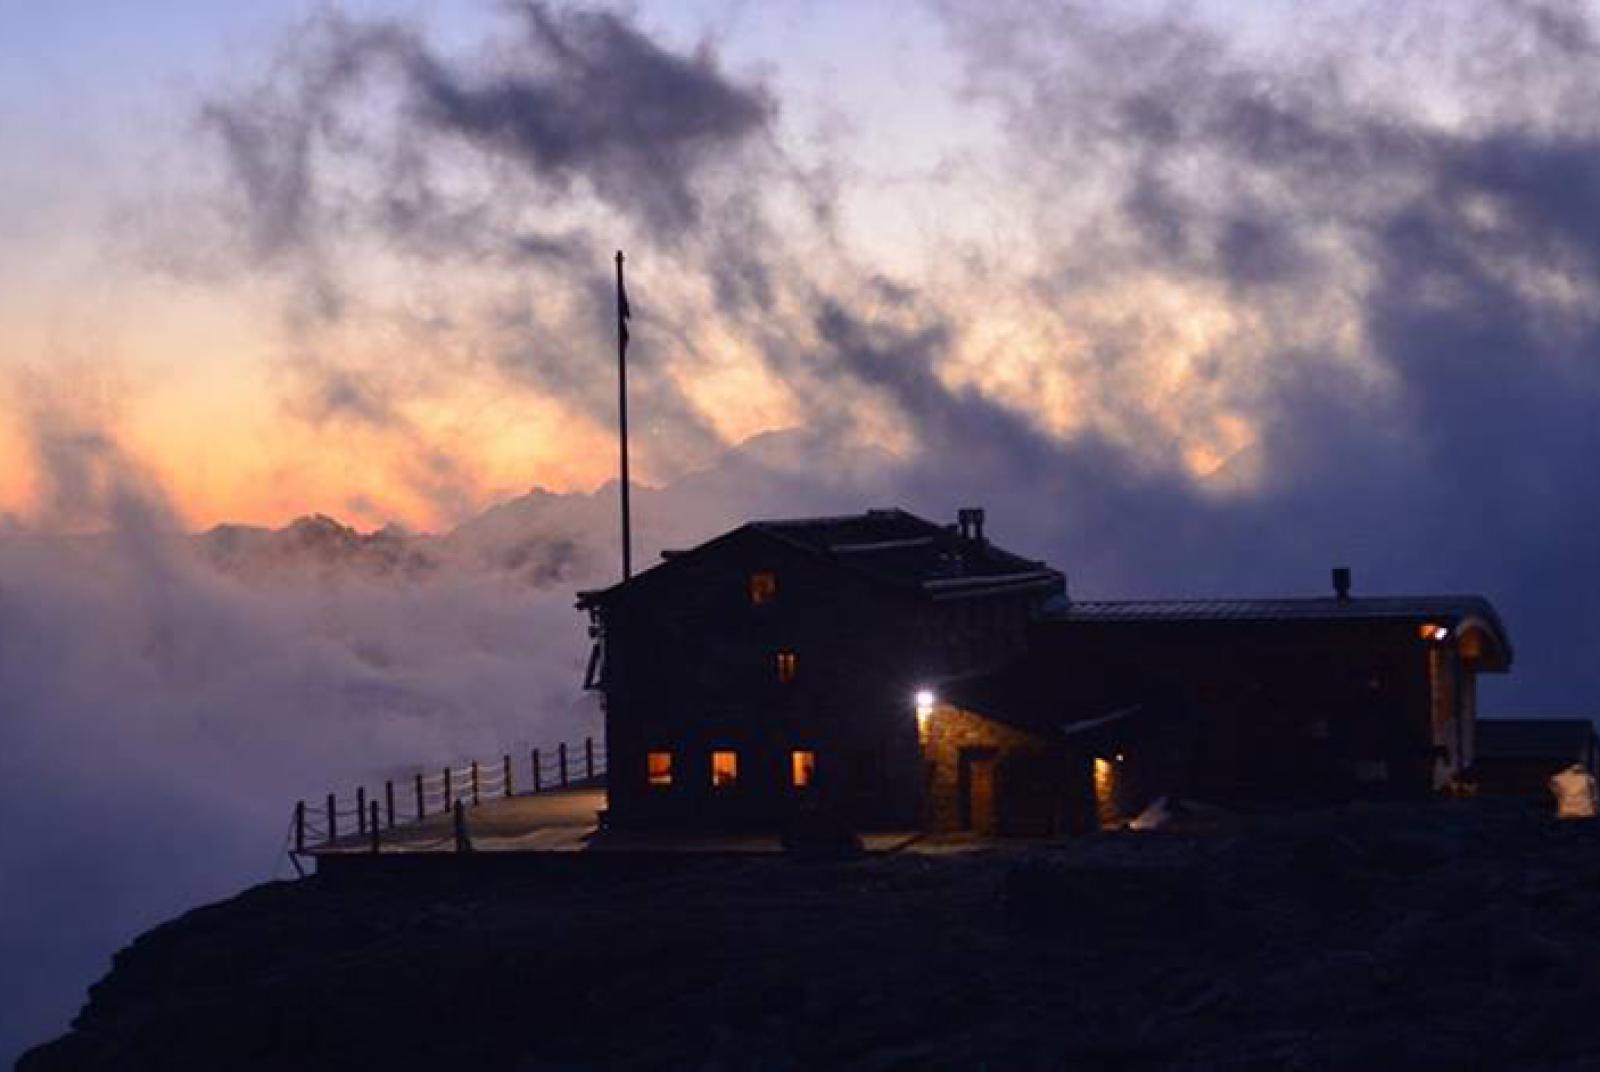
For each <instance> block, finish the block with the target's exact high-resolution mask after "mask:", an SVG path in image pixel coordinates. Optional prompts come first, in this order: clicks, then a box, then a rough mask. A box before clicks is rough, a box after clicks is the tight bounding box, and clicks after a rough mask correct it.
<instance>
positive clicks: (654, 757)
mask: <svg viewBox="0 0 1600 1072" xmlns="http://www.w3.org/2000/svg"><path fill="white" fill-rule="evenodd" d="M648 772H649V777H650V784H651V785H671V784H672V753H671V752H651V753H650V757H649V768H648Z"/></svg>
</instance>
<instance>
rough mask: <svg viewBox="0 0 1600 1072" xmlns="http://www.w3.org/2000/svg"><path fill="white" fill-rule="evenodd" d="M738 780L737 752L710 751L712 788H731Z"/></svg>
mask: <svg viewBox="0 0 1600 1072" xmlns="http://www.w3.org/2000/svg"><path fill="white" fill-rule="evenodd" d="M738 781H739V753H737V752H713V753H711V785H712V788H714V789H732V788H733V787H734V786H735V785H736V784H738Z"/></svg>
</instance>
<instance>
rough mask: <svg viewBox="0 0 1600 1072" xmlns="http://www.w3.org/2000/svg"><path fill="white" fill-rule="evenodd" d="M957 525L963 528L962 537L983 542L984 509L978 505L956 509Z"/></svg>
mask: <svg viewBox="0 0 1600 1072" xmlns="http://www.w3.org/2000/svg"><path fill="white" fill-rule="evenodd" d="M956 525H957V526H958V527H959V528H960V530H961V538H962V539H964V540H972V541H973V542H975V543H982V542H983V509H982V508H981V507H977V506H964V507H962V508H961V509H959V510H957V511H956Z"/></svg>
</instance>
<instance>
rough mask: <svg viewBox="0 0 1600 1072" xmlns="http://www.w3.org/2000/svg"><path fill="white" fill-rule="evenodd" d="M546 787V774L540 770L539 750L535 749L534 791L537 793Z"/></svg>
mask: <svg viewBox="0 0 1600 1072" xmlns="http://www.w3.org/2000/svg"><path fill="white" fill-rule="evenodd" d="M542 788H544V774H543V772H542V771H540V770H539V750H538V749H537V748H535V749H534V750H533V791H534V792H535V793H537V792H538V791H539V790H540V789H542Z"/></svg>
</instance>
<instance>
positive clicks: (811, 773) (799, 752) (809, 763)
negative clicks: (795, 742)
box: [789, 748, 817, 789]
mask: <svg viewBox="0 0 1600 1072" xmlns="http://www.w3.org/2000/svg"><path fill="white" fill-rule="evenodd" d="M816 776H817V754H816V753H815V752H811V751H807V750H804V749H798V748H797V749H795V750H794V751H793V752H790V753H789V780H790V781H791V782H792V783H793V784H794V787H795V788H796V789H807V788H809V787H810V786H811V781H812V779H814V778H815V777H816Z"/></svg>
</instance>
